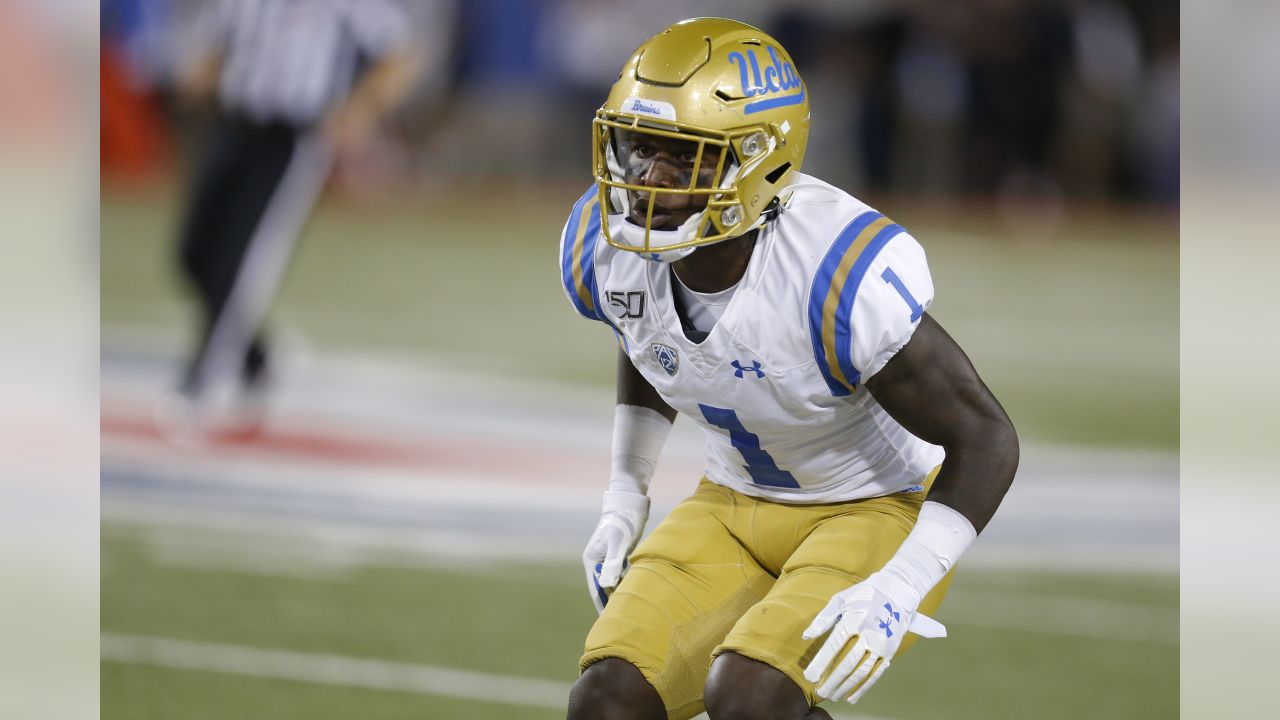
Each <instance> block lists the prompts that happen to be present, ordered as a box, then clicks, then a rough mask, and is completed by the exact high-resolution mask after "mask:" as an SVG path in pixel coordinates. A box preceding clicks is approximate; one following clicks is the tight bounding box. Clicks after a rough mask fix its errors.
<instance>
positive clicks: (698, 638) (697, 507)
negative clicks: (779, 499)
mask: <svg viewBox="0 0 1280 720" xmlns="http://www.w3.org/2000/svg"><path fill="white" fill-rule="evenodd" d="M748 514H749V513H748V511H747V510H745V509H744V508H742V507H740V506H739V505H738V504H737V503H736V502H735V500H734V497H733V493H732V492H731V491H730V490H728V489H726V488H722V487H719V486H717V485H712V484H711V483H708V482H705V481H704V482H703V483H702V484H700V485H699V487H698V490H697V491H696V492H695V493H694V494H693V495H692V496H691V497H689V498H688V499H686V500H685V501H684V502H682V503H681V504H680V505H678V506H677V507H676V508H675V509H674V510H673V511H672V512H671V513H670V514H669V515H668V516H667V517H666V518H665V519H664V520H663V521H662V523H661V524H660V525H659V526H658V527H657V528H656V529H654V531H653V533H652V534H651V535H650V536H649V537H648V538H646V539H645V541H644V542H642V543H641V544H640V547H638V548H637V549H636V552H635V553H634V554H633V555H632V556H631V569H630V570H629V572H628V573H627V576H626V578H624V579H623V581H622V583H621V584H620V585H619V586H618V589H617V590H616V591H615V592H614V593H613V594H612V595H611V596H610V598H609V603H608V605H607V606H606V607H605V610H604V613H602V614H601V615H600V617H599V618H598V619H597V620H596V623H595V625H593V626H592V628H591V632H590V633H589V634H588V635H587V640H586V647H585V652H584V654H583V656H582V660H581V661H580V664H581V667H582V668H583V674H582V676H581V677H580V678H579V680H578V684H577V685H575V688H574V697H576V698H578V697H580V698H581V699H580V700H579V701H577V702H576V703H575V704H571V706H570V715H569V717H570V718H571V719H573V720H577V719H578V718H588V717H590V718H595V717H613V716H614V715H612V714H607V713H623V712H625V710H624V709H616V708H615V707H614V706H615V705H616V706H622V705H625V704H626V700H625V699H623V698H621V697H609V696H607V693H602V692H600V691H601V690H602V689H605V688H608V687H610V686H611V685H613V684H624V687H625V688H626V689H628V690H630V689H632V685H631V683H630V680H629V679H628V677H627V676H628V674H630V673H629V668H626V667H623V666H620V665H619V663H621V664H622V665H630V666H632V667H633V668H635V669H636V670H638V672H639V674H640V676H641V677H642V678H643V679H644V680H645V681H646V682H647V684H648V685H649V686H650V687H651V688H652V690H653V692H654V694H656V695H657V697H658V698H660V700H661V705H662V707H663V708H664V713H665V714H664V715H663V716H662V717H668V718H691V717H693V716H695V715H697V714H698V713H700V712H702V710H703V702H702V692H703V688H704V686H705V683H706V678H707V673H708V671H709V670H710V666H711V651H712V650H713V649H714V648H715V647H716V646H717V645H719V644H720V643H721V641H722V640H723V639H724V637H725V635H726V633H728V631H729V629H730V628H731V627H733V625H734V623H735V622H736V621H737V620H738V618H739V617H740V616H741V615H742V613H744V612H746V611H747V610H748V609H749V608H750V607H752V606H753V605H754V604H755V603H756V602H758V601H759V600H760V599H761V598H763V597H764V596H765V594H766V593H767V592H768V590H769V588H770V587H772V585H773V581H774V579H773V576H772V575H770V574H769V573H768V572H766V571H765V570H764V569H763V568H761V567H760V565H759V564H758V563H757V562H756V561H755V560H754V559H753V558H752V557H751V555H750V554H749V553H747V551H746V550H745V549H744V548H743V546H742V544H741V543H740V542H739V540H738V537H739V535H736V534H735V531H734V529H735V528H741V527H743V526H744V523H745V522H746V521H747V519H748V517H747V516H748ZM608 659H617V660H619V663H610V665H608V666H607V669H605V670H600V671H598V672H599V674H597V671H595V670H593V668H595V667H596V666H597V665H601V664H603V663H604V662H606V661H607V660H608ZM623 661H625V662H623ZM630 675H631V677H632V678H634V674H630ZM579 686H582V687H579ZM640 694H642V695H643V694H644V693H640ZM588 698H596V699H597V701H598V702H601V703H606V705H604V706H597V707H587V706H586V705H585V701H586V700H587V699H588ZM575 712H576V713H578V714H575ZM617 716H618V717H630V716H629V715H623V714H618V715H617Z"/></svg>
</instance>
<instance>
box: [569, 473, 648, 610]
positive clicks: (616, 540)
mask: <svg viewBox="0 0 1280 720" xmlns="http://www.w3.org/2000/svg"><path fill="white" fill-rule="evenodd" d="M648 519H649V498H648V497H647V496H645V495H641V494H640V493H633V492H624V491H621V490H610V491H609V492H606V493H605V494H604V508H603V510H602V511H601V514H600V523H599V524H598V525H596V529H595V532H593V533H591V539H590V540H588V541H587V549H586V550H584V551H583V552H582V566H583V568H584V569H586V571H587V591H588V592H589V593H590V594H591V602H592V603H594V604H595V606H596V612H597V613H600V612H604V606H605V604H606V603H608V602H609V591H610V590H612V589H613V588H614V587H616V586H617V585H618V583H619V582H620V581H621V580H622V576H623V575H626V573H627V556H629V555H630V554H631V551H632V550H634V549H635V547H636V543H637V542H639V540H640V535H641V534H642V533H643V532H644V524H645V522H647V521H648Z"/></svg>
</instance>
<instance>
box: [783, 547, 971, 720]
mask: <svg viewBox="0 0 1280 720" xmlns="http://www.w3.org/2000/svg"><path fill="white" fill-rule="evenodd" d="M919 605H920V595H919V593H918V592H917V591H916V590H915V589H914V588H912V587H911V586H910V585H909V584H907V583H905V582H903V581H901V580H900V579H898V578H895V577H893V576H891V575H887V574H885V573H883V572H877V573H872V575H871V577H869V578H867V579H866V580H864V581H862V582H860V583H858V584H856V585H854V586H853V587H850V588H849V589H848V590H842V591H841V592H838V593H836V594H835V595H834V596H832V598H831V600H830V602H828V603H827V606H826V607H825V608H823V609H822V612H820V613H818V616H817V617H816V618H814V620H813V622H812V623H811V624H810V625H809V628H808V629H807V630H805V631H804V639H806V640H812V639H814V638H817V637H821V636H822V635H823V634H824V633H826V632H827V631H828V630H830V631H831V635H830V636H829V637H828V638H827V641H826V643H824V644H823V645H822V648H821V649H820V650H818V654H817V655H815V656H814V658H813V662H811V663H809V667H807V668H805V670H804V677H805V679H806V680H808V681H809V682H811V683H814V684H815V685H816V684H817V683H818V681H819V680H821V679H822V677H823V676H824V675H826V674H827V669H828V668H829V667H830V666H831V664H832V661H834V660H835V659H836V657H838V656H839V655H840V651H841V650H843V649H844V648H845V646H846V645H847V644H848V643H849V641H850V640H853V639H856V640H857V642H856V643H855V644H854V646H853V650H852V651H851V652H850V653H849V654H848V655H847V656H846V657H845V659H844V660H841V661H840V663H839V664H838V665H836V666H835V669H833V670H832V671H831V674H830V675H828V676H827V681H826V682H824V683H823V684H822V685H821V686H819V687H818V688H817V693H818V696H819V697H822V698H824V699H827V700H842V699H845V698H848V701H849V702H850V703H856V702H858V699H859V698H861V697H862V695H863V693H865V692H866V691H867V689H868V688H870V687H871V686H872V685H874V684H875V683H876V680H879V679H880V676H881V675H882V674H883V673H884V671H885V670H887V669H889V661H890V660H891V659H892V658H893V655H894V653H896V652H897V651H898V646H899V645H900V644H902V636H903V634H904V633H905V632H908V631H910V632H913V633H915V634H917V635H919V636H921V637H927V638H937V637H946V636H947V629H946V628H945V627H943V626H942V623H940V622H938V621H937V620H934V619H932V618H929V617H926V616H925V615H921V614H919V613H917V612H916V608H917V607H919ZM833 626H834V629H833ZM859 683H861V687H859ZM855 690H856V692H854V691H855ZM850 693H853V694H852V695H850Z"/></svg>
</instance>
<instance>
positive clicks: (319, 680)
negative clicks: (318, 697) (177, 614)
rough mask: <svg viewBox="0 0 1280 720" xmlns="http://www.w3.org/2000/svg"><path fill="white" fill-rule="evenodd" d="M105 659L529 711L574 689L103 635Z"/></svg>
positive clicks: (560, 704)
mask: <svg viewBox="0 0 1280 720" xmlns="http://www.w3.org/2000/svg"><path fill="white" fill-rule="evenodd" d="M102 659H104V660H109V661H112V662H119V663H129V664H134V665H155V666H158V667H164V668H173V669H178V670H198V671H204V672H217V673H229V674H233V675H247V676H250V677H258V678H271V679H274V680H292V681H295V682H305V683H312V684H316V685H338V686H344V687H359V688H367V689H371V690H392V691H397V692H409V693H418V694H422V695H436V696H441V697H454V698H461V699H464V700H475V701H477V702H489V703H501V704H505V705H521V706H525V707H542V708H553V709H563V708H564V707H565V703H566V701H567V699H568V697H569V684H568V683H563V682H557V681H554V680H535V679H532V678H521V677H513V676H511V675H494V674H491V673H480V672H471V671H467V670H457V669H454V668H447V667H440V666H437V665H419V664H415V663H401V662H388V661H385V660H370V659H365V658H355V657H348V656H345V655H328V654H320V653H300V652H293V651H288V650H267V649H263V648H253V647H245V646H243V645H224V644H219V643H206V642H193V641H189V640H175V639H171V638H162V637H148V636H143V635H117V634H113V633H103V634H102Z"/></svg>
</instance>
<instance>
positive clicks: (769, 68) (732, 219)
mask: <svg viewBox="0 0 1280 720" xmlns="http://www.w3.org/2000/svg"><path fill="white" fill-rule="evenodd" d="M808 138H809V98H808V95H807V88H806V87H805V84H804V81H803V80H801V79H800V75H799V73H798V72H797V71H796V69H795V65H794V63H793V62H792V61H791V56H790V55H788V54H787V51H786V50H784V49H783V48H782V46H781V45H779V44H778V42H777V41H776V40H774V39H773V38H771V37H769V36H768V35H767V34H765V33H764V32H763V31H761V30H759V29H758V28H755V27H752V26H750V25H746V24H744V23H740V22H737V21H734V20H726V19H723V18H691V19H689V20H682V21H680V22H678V23H676V24H675V25H672V26H671V27H669V28H667V29H666V30H663V31H662V32H660V33H658V34H657V35H655V36H653V37H652V38H649V39H648V40H647V41H645V43H644V44H643V45H641V46H640V47H639V48H638V49H637V50H636V51H635V53H633V54H632V55H631V57H630V58H629V59H628V60H627V62H626V64H625V65H624V66H623V69H622V73H621V74H620V76H619V78H618V81H617V82H616V83H614V85H613V88H612V90H611V91H610V93H609V97H608V99H607V100H606V101H605V103H604V105H603V106H602V107H601V108H600V109H599V111H597V113H596V118H595V121H594V123H593V139H594V143H593V153H592V161H593V171H594V175H595V180H596V183H597V185H598V187H599V191H600V206H601V208H602V214H603V215H604V216H605V222H603V223H601V226H602V230H603V234H604V237H605V240H606V241H607V242H608V243H609V244H610V245H613V246H614V247H617V248H620V249H623V250H630V251H634V252H639V253H643V254H644V255H645V256H646V257H649V258H651V259H654V260H660V261H671V260H675V259H677V258H679V257H683V256H684V255H687V254H688V253H690V252H692V251H693V250H694V249H696V248H697V247H699V246H702V245H709V244H711V243H715V242H719V241H721V240H726V239H728V238H732V237H737V236H739V235H742V234H744V233H746V232H748V231H750V230H752V229H753V228H756V227H759V225H760V224H762V223H763V222H764V218H765V217H766V212H767V211H768V210H770V208H771V207H773V206H774V205H775V204H776V203H777V202H779V201H780V198H779V195H780V194H782V193H783V191H784V189H785V188H786V187H787V185H788V184H789V182H790V180H791V178H792V177H793V176H794V174H795V173H796V172H797V171H798V170H799V169H800V163H801V162H802V161H803V160H804V151H805V145H806V144H807V142H808ZM659 175H660V176H659Z"/></svg>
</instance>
